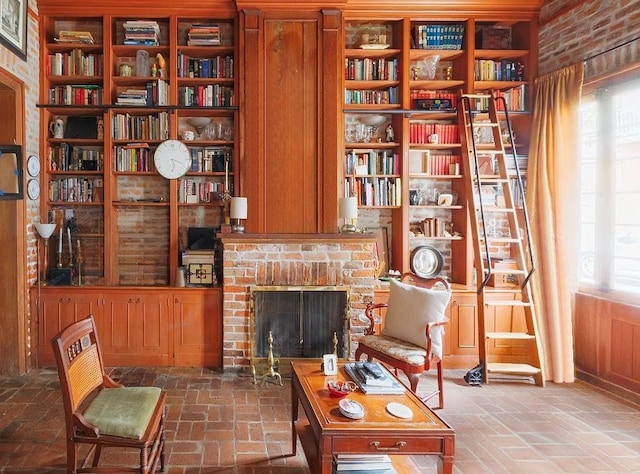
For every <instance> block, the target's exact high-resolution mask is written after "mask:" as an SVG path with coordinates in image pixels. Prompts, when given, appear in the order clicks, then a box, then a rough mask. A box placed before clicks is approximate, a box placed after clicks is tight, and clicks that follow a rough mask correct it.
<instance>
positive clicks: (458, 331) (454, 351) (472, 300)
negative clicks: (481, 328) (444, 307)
mask: <svg viewBox="0 0 640 474" xmlns="http://www.w3.org/2000/svg"><path fill="white" fill-rule="evenodd" d="M449 311H450V314H449V317H450V320H449V330H448V333H449V336H448V337H447V340H446V342H447V343H448V344H447V345H446V346H445V350H446V351H447V352H446V354H447V355H454V356H462V355H475V356H477V354H478V326H477V324H478V301H477V297H476V295H475V293H473V294H460V293H454V294H453V296H452V298H451V303H450V304H449Z"/></svg>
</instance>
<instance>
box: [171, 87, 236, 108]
mask: <svg viewBox="0 0 640 474" xmlns="http://www.w3.org/2000/svg"><path fill="white" fill-rule="evenodd" d="M178 103H179V104H180V105H184V106H188V107H192V106H195V107H233V106H235V105H236V99H235V94H234V90H233V87H228V86H222V85H220V84H209V85H198V86H184V87H180V88H178Z"/></svg>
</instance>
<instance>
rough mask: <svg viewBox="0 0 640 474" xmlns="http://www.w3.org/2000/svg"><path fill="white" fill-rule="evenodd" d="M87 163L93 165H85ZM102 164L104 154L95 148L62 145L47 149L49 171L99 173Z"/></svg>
mask: <svg viewBox="0 0 640 474" xmlns="http://www.w3.org/2000/svg"><path fill="white" fill-rule="evenodd" d="M88 162H92V163H93V164H91V165H87V163H88ZM103 163H104V153H103V152H102V150H100V149H96V148H82V147H76V146H70V145H69V144H68V143H62V144H60V146H54V147H51V148H49V169H50V170H51V171H81V170H87V169H90V170H91V171H100V170H101V169H102V166H103Z"/></svg>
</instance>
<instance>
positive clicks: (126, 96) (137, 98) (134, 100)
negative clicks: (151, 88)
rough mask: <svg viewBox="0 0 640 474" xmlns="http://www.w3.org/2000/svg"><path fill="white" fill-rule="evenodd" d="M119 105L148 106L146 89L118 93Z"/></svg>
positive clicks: (117, 100)
mask: <svg viewBox="0 0 640 474" xmlns="http://www.w3.org/2000/svg"><path fill="white" fill-rule="evenodd" d="M116 104H118V105H147V90H146V89H126V90H123V91H121V92H118V98H117V99H116Z"/></svg>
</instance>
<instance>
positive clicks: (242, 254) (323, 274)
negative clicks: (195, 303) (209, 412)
mask: <svg viewBox="0 0 640 474" xmlns="http://www.w3.org/2000/svg"><path fill="white" fill-rule="evenodd" d="M374 242H375V238H374V237H373V236H371V235H369V234H355V235H347V234H322V235H315V234H295V235H291V234H282V235H276V234H274V235H252V234H229V235H224V236H223V237H222V243H223V246H224V250H223V262H224V269H223V309H222V314H223V322H222V325H223V338H224V341H223V368H224V369H225V370H238V369H244V368H247V367H248V366H249V359H250V341H249V317H250V307H249V304H250V303H249V298H250V288H251V286H252V285H280V286H289V285H292V286H293V285H295V286H298V285H305V286H308V285H330V286H333V285H335V286H348V287H349V288H350V294H351V298H350V313H351V318H352V323H353V324H354V325H356V324H358V315H359V314H362V312H363V310H364V307H365V306H366V304H367V303H368V302H369V301H371V300H372V298H373V286H374V282H375V258H374V256H375V255H374V252H375V244H374Z"/></svg>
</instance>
